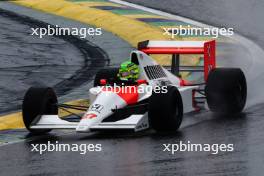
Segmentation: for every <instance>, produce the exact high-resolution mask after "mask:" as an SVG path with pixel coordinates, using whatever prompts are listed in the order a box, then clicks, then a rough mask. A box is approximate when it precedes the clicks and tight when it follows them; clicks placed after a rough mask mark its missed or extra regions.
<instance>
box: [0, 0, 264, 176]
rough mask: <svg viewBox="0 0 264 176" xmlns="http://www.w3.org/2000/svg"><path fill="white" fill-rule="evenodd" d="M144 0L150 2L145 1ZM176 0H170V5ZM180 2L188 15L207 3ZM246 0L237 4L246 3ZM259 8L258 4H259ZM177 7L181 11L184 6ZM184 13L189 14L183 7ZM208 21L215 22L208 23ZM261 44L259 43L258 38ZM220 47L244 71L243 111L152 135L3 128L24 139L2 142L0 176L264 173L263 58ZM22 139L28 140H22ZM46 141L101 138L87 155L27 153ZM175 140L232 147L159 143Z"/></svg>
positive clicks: (226, 61) (197, 118)
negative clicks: (181, 147)
mask: <svg viewBox="0 0 264 176" xmlns="http://www.w3.org/2000/svg"><path fill="white" fill-rule="evenodd" d="M133 1H134V0H133ZM134 2H135V1H134ZM144 2H151V1H148V0H145V1H144ZM176 2H177V1H173V2H172V1H171V3H172V4H173V3H176ZM184 2H185V3H186V4H184ZM184 2H183V1H180V2H178V4H181V5H182V6H184V5H185V7H186V8H185V9H188V12H189V13H188V14H190V16H189V17H192V15H193V16H197V15H194V14H196V13H198V12H197V10H202V9H204V8H206V6H205V4H204V3H201V2H200V1H199V4H196V5H194V4H191V3H188V1H184ZM194 2H196V1H194ZM218 2H221V1H218ZM232 2H236V1H232ZM256 2H257V1H256ZM167 3H168V4H167V7H166V6H165V7H162V8H167V9H169V11H174V10H175V11H176V10H178V9H176V8H179V5H178V6H172V5H169V1H167ZM197 3H198V1H197ZM215 3H216V2H214V3H213V4H208V6H209V7H207V8H206V9H207V10H208V9H209V10H208V11H210V9H212V7H215V6H217V7H218V11H219V9H221V8H220V7H219V6H218V5H217V4H215ZM245 3H246V2H244V3H241V4H244V5H245ZM155 4H157V2H156V3H154V4H152V6H156V7H157V8H161V7H158V6H157V5H155ZM164 4H165V3H163V5H164ZM235 5H236V4H235V3H234V5H233V6H230V5H229V6H227V7H225V10H226V11H228V12H229V11H230V13H231V11H236V12H237V13H238V12H239V11H238V10H235V9H236V8H237V7H239V6H240V5H239V4H237V5H236V6H235ZM169 6H170V7H169ZM174 7H175V9H174V10H173V9H172V8H174ZM187 7H188V8H187ZM191 7H195V9H191ZM199 7H200V8H199ZM243 7H244V6H243ZM260 7H261V6H258V7H257V9H258V8H260ZM228 8H231V9H228ZM232 8H233V9H232ZM249 9H250V8H249ZM262 9H263V8H262ZM180 12H181V13H183V12H184V11H183V8H181V11H179V13H180ZM215 12H217V9H215ZM185 13H186V14H187V12H185ZM208 13H209V12H208ZM208 13H205V14H208ZM222 13H223V14H222ZM257 13H259V11H257V10H256V11H254V13H253V14H257ZM227 14H228V13H224V12H222V11H221V12H219V13H218V14H217V13H216V14H215V15H214V16H212V14H211V15H209V16H210V18H209V17H208V18H209V19H207V18H206V17H205V16H206V15H204V16H203V19H204V21H205V22H207V21H208V23H209V24H219V25H223V24H227V22H226V21H221V20H223V15H224V16H225V15H227ZM183 15H184V14H183ZM230 15H231V16H232V19H236V18H237V15H238V14H234V12H232V14H230ZM242 15H243V14H242ZM184 16H187V15H184ZM0 17H1V16H0ZM228 19H229V18H228ZM210 20H211V21H212V20H213V21H214V22H213V23H211V21H210ZM0 21H1V22H2V20H0ZM234 21H236V20H234ZM230 23H231V22H230ZM238 23H239V21H238ZM243 23H244V22H242V21H241V23H239V24H237V25H243ZM250 23H252V22H250ZM231 24H232V23H231ZM258 26H261V24H260V25H258ZM0 28H1V27H0ZM240 29H241V33H244V32H246V31H247V30H246V31H243V30H245V28H243V26H242V28H236V29H235V30H240ZM258 30H259V29H257V30H255V31H254V30H253V31H252V30H251V31H250V32H248V35H249V38H251V37H252V38H251V39H253V38H254V37H256V36H258V35H260V34H259V33H258ZM251 34H252V35H251ZM260 40H261V37H260V38H259V41H260ZM1 41H2V40H1ZM41 41H43V40H41ZM56 43H57V42H56ZM259 44H260V45H261V43H259ZM261 46H262V47H263V46H264V45H261ZM218 49H219V50H221V51H225V53H226V55H227V56H225V57H222V59H221V57H220V58H219V59H218V64H219V65H221V66H229V67H232V66H233V67H235V66H238V67H241V68H242V69H243V70H244V71H245V73H246V76H247V80H248V84H249V92H248V93H249V98H248V100H249V103H248V106H247V108H246V110H245V112H244V113H243V114H240V115H237V116H232V115H231V116H228V115H214V114H212V113H210V112H201V113H199V114H191V115H186V116H185V118H184V120H183V124H182V127H181V129H180V131H179V132H177V133H170V134H156V133H155V132H153V131H146V132H142V133H138V134H131V133H99V134H75V133H71V132H69V131H53V132H52V133H51V134H49V135H47V136H41V137H31V136H28V134H27V132H26V131H25V130H16V131H6V132H2V133H1V135H3V136H5V137H8V136H9V135H10V136H11V137H13V138H14V135H11V134H12V133H15V134H19V136H18V137H17V140H22V142H19V143H14V144H10V145H4V146H1V148H0V158H1V160H2V162H0V168H1V172H0V175H18V174H19V175H28V174H29V173H30V174H32V175H84V174H85V175H263V174H262V170H263V165H264V154H263V153H264V142H263V141H264V131H263V126H264V119H263V116H264V111H263V107H264V104H262V103H261V102H263V94H262V93H261V92H262V88H263V84H264V76H263V74H262V72H263V71H262V70H263V65H264V63H263V62H264V61H261V60H260V61H256V60H252V59H251V56H250V55H248V54H247V53H245V52H243V51H245V49H244V48H239V47H236V46H235V47H234V46H229V45H228V44H226V45H225V46H218ZM76 52H77V53H76V54H80V53H78V51H76ZM80 62H82V61H80ZM261 68H262V69H261ZM1 75H2V74H1ZM1 100H2V99H1ZM24 138H27V139H28V140H27V141H25V142H24V141H23V140H24ZM48 141H52V142H53V143H55V141H59V143H63V144H75V143H76V144H90V143H92V144H96V143H99V144H102V152H88V153H87V154H85V155H81V154H79V153H78V152H47V153H44V154H43V155H39V153H37V152H30V150H31V149H32V147H31V145H30V144H31V143H47V142H48ZM179 141H183V142H187V141H191V142H192V143H201V144H204V143H209V144H221V143H224V144H228V143H232V144H234V152H220V153H219V154H217V155H212V154H210V152H177V153H175V154H174V155H172V154H170V153H168V152H163V149H164V148H163V146H162V144H168V143H172V144H174V143H176V144H177V143H179ZM3 161H4V162H3Z"/></svg>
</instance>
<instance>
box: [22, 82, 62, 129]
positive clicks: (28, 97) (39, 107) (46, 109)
mask: <svg viewBox="0 0 264 176" xmlns="http://www.w3.org/2000/svg"><path fill="white" fill-rule="evenodd" d="M57 103H58V101H57V96H56V93H55V92H54V90H53V89H52V88H35V87H31V88H29V89H28V91H27V92H26V94H25V96H24V100H23V105H22V114H23V121H24V124H25V126H26V128H27V129H28V130H29V131H30V132H31V133H35V134H42V133H47V132H49V131H51V129H31V128H30V125H31V123H32V122H33V121H38V120H39V118H40V116H41V115H44V114H45V115H57V114H58V106H57Z"/></svg>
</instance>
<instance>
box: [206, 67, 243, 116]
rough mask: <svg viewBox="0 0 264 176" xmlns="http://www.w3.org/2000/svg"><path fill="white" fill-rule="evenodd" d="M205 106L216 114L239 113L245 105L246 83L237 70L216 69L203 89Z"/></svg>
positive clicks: (241, 73) (240, 72)
mask: <svg viewBox="0 0 264 176" xmlns="http://www.w3.org/2000/svg"><path fill="white" fill-rule="evenodd" d="M205 95H206V100H207V104H208V106H209V108H210V110H211V111H213V112H217V113H240V112H241V111H242V110H243V108H244V107H245V104H246V99H247V83H246V78H245V75H244V73H243V72H242V70H241V69H239V68H216V69H214V70H212V71H211V72H210V74H209V76H208V80H207V83H206V87H205Z"/></svg>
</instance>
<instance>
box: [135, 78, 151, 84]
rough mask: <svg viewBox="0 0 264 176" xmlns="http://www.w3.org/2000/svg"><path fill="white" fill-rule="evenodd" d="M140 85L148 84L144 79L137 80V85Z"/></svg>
mask: <svg viewBox="0 0 264 176" xmlns="http://www.w3.org/2000/svg"><path fill="white" fill-rule="evenodd" d="M140 84H148V82H147V80H145V79H139V80H137V85H140Z"/></svg>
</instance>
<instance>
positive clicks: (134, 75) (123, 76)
mask: <svg viewBox="0 0 264 176" xmlns="http://www.w3.org/2000/svg"><path fill="white" fill-rule="evenodd" d="M117 76H118V78H119V79H120V80H124V81H136V80H137V79H138V77H139V67H138V66H137V65H136V64H134V63H133V62H131V61H125V62H123V63H122V64H121V65H120V68H119V72H118V75H117Z"/></svg>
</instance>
